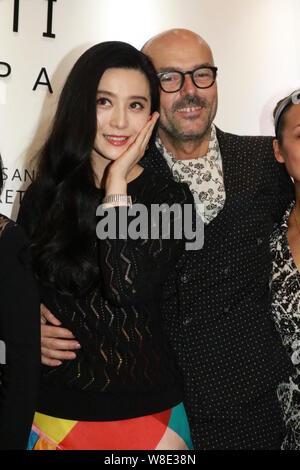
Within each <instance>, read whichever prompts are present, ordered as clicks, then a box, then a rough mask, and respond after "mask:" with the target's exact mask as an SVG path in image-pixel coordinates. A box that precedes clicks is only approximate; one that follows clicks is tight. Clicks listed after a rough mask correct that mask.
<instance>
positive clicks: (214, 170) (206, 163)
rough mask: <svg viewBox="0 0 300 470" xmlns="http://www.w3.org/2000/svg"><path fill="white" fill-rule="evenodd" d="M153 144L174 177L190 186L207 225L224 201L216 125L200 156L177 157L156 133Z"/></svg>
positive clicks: (200, 213)
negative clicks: (204, 153) (184, 158)
mask: <svg viewBox="0 0 300 470" xmlns="http://www.w3.org/2000/svg"><path fill="white" fill-rule="evenodd" d="M156 146H157V148H158V150H159V152H160V153H161V154H162V155H163V156H164V158H165V159H166V161H167V163H168V166H169V168H170V169H171V171H172V173H173V177H174V180H175V181H180V182H184V183H187V184H188V185H189V188H190V190H191V193H192V194H193V196H194V199H195V202H196V204H199V206H197V207H198V211H199V215H200V216H201V218H202V220H203V221H204V223H205V224H209V223H210V222H211V221H212V220H213V219H214V218H215V217H216V216H217V215H218V214H219V212H220V211H221V210H222V209H223V207H224V204H225V200H226V193H225V186H224V181H223V169H222V158H221V152H220V147H219V143H218V139H217V134H216V128H215V126H214V125H212V127H211V136H210V142H209V147H208V151H207V153H206V155H204V156H203V157H198V158H193V159H188V160H176V158H175V157H174V155H173V154H172V153H171V152H169V151H168V150H167V149H166V148H165V146H164V145H163V143H162V141H161V140H160V138H159V137H158V136H157V138H156Z"/></svg>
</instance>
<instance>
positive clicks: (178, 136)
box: [159, 121, 212, 142]
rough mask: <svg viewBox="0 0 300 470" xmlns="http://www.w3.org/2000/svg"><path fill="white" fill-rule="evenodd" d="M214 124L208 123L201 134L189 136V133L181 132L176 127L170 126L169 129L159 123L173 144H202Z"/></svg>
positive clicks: (195, 133)
mask: <svg viewBox="0 0 300 470" xmlns="http://www.w3.org/2000/svg"><path fill="white" fill-rule="evenodd" d="M211 125H212V123H210V122H208V123H207V126H206V127H205V129H204V130H202V131H201V132H194V133H192V134H189V133H187V132H183V131H180V130H179V129H177V128H176V127H175V126H172V125H170V126H169V127H167V126H165V125H164V124H163V123H162V122H161V121H160V123H159V128H160V129H162V130H163V131H164V133H165V134H167V136H168V137H169V138H170V140H172V141H173V142H197V141H199V142H201V141H202V140H203V138H204V137H205V136H206V135H207V133H208V132H209V131H210V128H211Z"/></svg>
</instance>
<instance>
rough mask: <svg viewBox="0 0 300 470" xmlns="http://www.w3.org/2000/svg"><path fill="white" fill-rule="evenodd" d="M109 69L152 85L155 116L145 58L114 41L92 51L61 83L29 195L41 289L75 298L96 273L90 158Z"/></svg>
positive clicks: (156, 91) (148, 64)
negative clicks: (98, 99) (98, 103)
mask: <svg viewBox="0 0 300 470" xmlns="http://www.w3.org/2000/svg"><path fill="white" fill-rule="evenodd" d="M109 68H126V69H134V70H139V71H141V72H142V73H143V74H144V75H145V76H146V78H147V79H148V82H149V85H150V94H151V113H153V112H154V111H158V110H159V88H158V82H157V77H156V73H155V70H154V68H153V65H152V63H151V61H150V60H149V59H148V58H147V57H146V56H145V55H144V54H143V53H142V52H140V51H138V50H137V49H135V48H134V47H133V46H131V45H129V44H127V43H124V42H115V41H113V42H104V43H101V44H97V45H95V46H93V47H91V48H90V49H88V50H87V51H86V52H85V53H84V54H83V55H82V56H81V57H80V58H79V59H78V61H77V62H76V63H75V65H74V67H73V68H72V70H71V72H70V74H69V76H68V78H67V80H66V83H65V85H64V87H63V90H62V92H61V95H60V99H59V103H58V107H57V111H56V114H55V117H54V122H53V126H52V130H51V133H50V135H49V137H48V139H47V141H46V143H45V145H44V146H43V148H42V150H41V151H40V154H39V160H38V168H37V177H36V180H35V182H34V183H33V185H32V187H31V188H30V190H29V193H31V195H32V198H31V200H32V201H34V207H32V211H33V209H34V212H35V215H36V216H35V217H32V219H31V222H30V224H29V225H30V226H29V227H27V231H28V233H29V235H30V238H31V248H32V260H33V268H34V271H35V273H36V275H37V277H38V278H39V279H40V280H41V281H42V282H43V283H45V284H48V285H52V286H53V287H55V288H56V289H57V290H59V291H60V292H63V293H69V294H72V295H81V294H82V293H84V292H86V291H87V290H88V289H90V288H91V287H92V286H93V285H94V284H95V282H96V281H97V279H98V274H99V269H98V266H97V260H96V258H95V256H94V246H95V237H96V235H95V228H96V215H95V213H96V207H97V205H98V204H99V203H100V201H99V191H98V190H97V189H96V188H95V182H94V173H93V169H92V165H91V158H90V157H91V153H92V150H93V146H94V141H95V137H96V132H97V119H96V94H97V88H98V84H99V81H100V79H101V77H102V75H103V73H104V72H105V70H107V69H109ZM25 199H26V198H25ZM24 202H25V201H24ZM29 210H30V208H29Z"/></svg>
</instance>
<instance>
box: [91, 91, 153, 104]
mask: <svg viewBox="0 0 300 470" xmlns="http://www.w3.org/2000/svg"><path fill="white" fill-rule="evenodd" d="M102 93H103V94H104V95H108V96H112V97H116V96H117V95H116V94H115V93H112V92H111V91H107V90H97V95H99V94H102ZM128 98H129V99H130V100H144V101H146V102H148V101H149V100H148V98H146V96H140V95H132V96H128Z"/></svg>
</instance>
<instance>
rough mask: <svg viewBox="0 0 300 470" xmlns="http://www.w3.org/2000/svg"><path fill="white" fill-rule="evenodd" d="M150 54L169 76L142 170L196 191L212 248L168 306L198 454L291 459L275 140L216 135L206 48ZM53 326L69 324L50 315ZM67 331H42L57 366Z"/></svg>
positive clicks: (164, 40) (167, 44) (151, 50)
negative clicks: (248, 453)
mask: <svg viewBox="0 0 300 470" xmlns="http://www.w3.org/2000/svg"><path fill="white" fill-rule="evenodd" d="M143 52H145V54H147V55H148V56H149V57H150V58H151V59H152V61H153V63H154V66H155V68H156V70H157V72H158V77H159V80H160V87H161V110H160V127H159V131H158V135H157V139H156V143H155V145H154V146H153V148H152V149H151V152H150V156H149V155H148V156H147V158H144V159H143V160H142V161H141V164H142V165H144V166H145V167H148V168H151V169H152V170H153V171H154V172H156V173H157V174H161V175H164V176H165V177H167V178H174V179H175V180H176V181H184V182H187V183H188V184H189V186H190V190H191V192H192V193H193V195H194V198H195V200H196V202H199V200H200V202H201V203H202V207H203V210H202V213H201V216H202V219H203V221H204V223H205V240H204V247H203V249H202V250H198V251H186V252H185V254H184V255H183V258H182V259H181V261H180V263H179V265H178V267H177V269H176V272H174V273H173V275H172V276H171V277H170V279H169V280H168V282H167V284H166V286H165V297H166V301H165V305H164V323H165V329H166V333H167V334H168V337H169V339H170V341H171V343H172V345H173V348H174V350H175V353H176V356H177V360H178V363H179V365H180V368H181V370H182V374H183V378H184V384H185V404H186V408H187V412H188V416H189V420H190V425H191V431H192V437H193V441H194V445H195V448H196V449H277V448H280V445H281V442H282V439H283V436H284V432H285V430H284V428H283V422H282V417H281V411H280V409H279V404H278V400H277V396H276V389H277V386H278V384H279V382H280V381H283V380H285V379H286V378H287V377H288V375H289V372H290V364H289V359H288V358H287V356H286V354H285V351H284V350H283V347H282V345H281V342H280V339H279V336H278V335H277V332H276V331H275V328H274V325H273V323H272V319H271V316H270V299H269V277H270V254H269V236H270V233H271V231H272V229H273V225H274V223H276V222H278V221H279V220H280V219H281V216H282V214H283V212H284V210H285V209H286V207H287V204H288V202H289V201H290V200H291V198H292V196H293V186H292V183H291V181H290V179H289V177H288V176H287V174H286V173H285V170H284V168H283V166H280V165H279V164H277V163H276V161H275V159H274V157H273V151H272V138H271V137H253V136H251V137H248V136H247V137H245V136H244V137H241V136H237V135H233V134H228V133H224V132H222V131H221V130H219V129H217V128H216V127H215V126H214V124H213V120H214V118H215V115H216V111H217V101H218V100H217V84H216V75H217V68H216V67H215V64H214V60H213V56H212V52H211V50H210V48H209V46H208V45H207V43H206V42H205V41H204V40H203V39H202V38H201V37H199V36H198V35H197V34H195V33H193V32H191V31H187V30H182V29H177V30H170V31H167V32H164V33H162V34H160V35H159V36H156V37H154V38H153V39H151V40H150V41H148V42H147V43H146V44H145V46H144V47H143ZM43 317H44V320H43V321H45V319H47V320H48V322H49V323H52V324H53V325H57V326H58V325H59V322H57V320H56V319H55V318H53V316H52V315H51V313H50V312H48V311H47V310H46V309H43ZM57 326H50V325H45V326H43V328H42V336H43V342H42V354H43V362H44V363H45V364H47V365H58V364H59V363H60V362H59V361H58V360H60V359H61V360H64V359H72V358H73V357H74V354H75V353H73V352H70V351H68V350H71V349H75V347H76V345H77V347H78V344H77V342H76V341H75V340H72V334H71V333H70V332H68V331H67V330H65V329H64V328H59V327H57ZM55 338H57V339H55ZM68 338H71V339H68Z"/></svg>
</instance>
